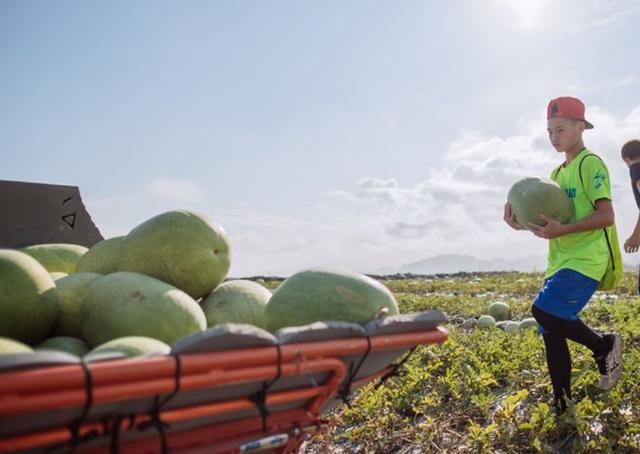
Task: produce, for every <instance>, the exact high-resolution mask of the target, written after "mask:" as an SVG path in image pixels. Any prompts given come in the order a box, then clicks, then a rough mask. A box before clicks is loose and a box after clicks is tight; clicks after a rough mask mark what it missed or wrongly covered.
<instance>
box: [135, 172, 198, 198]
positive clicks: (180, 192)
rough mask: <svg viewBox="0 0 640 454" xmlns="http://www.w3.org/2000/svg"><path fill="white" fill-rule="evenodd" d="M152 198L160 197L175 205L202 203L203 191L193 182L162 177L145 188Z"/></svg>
mask: <svg viewBox="0 0 640 454" xmlns="http://www.w3.org/2000/svg"><path fill="white" fill-rule="evenodd" d="M145 190H146V192H147V193H148V194H149V195H150V196H151V197H159V198H164V199H166V200H169V201H171V202H174V203H198V202H202V200H203V194H202V190H201V189H200V188H199V187H198V185H197V184H196V183H195V182H193V181H187V180H172V179H169V178H164V177H160V178H157V179H156V180H154V181H152V182H151V184H150V185H149V186H148V187H147V188H145Z"/></svg>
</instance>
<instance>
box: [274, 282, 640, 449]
mask: <svg viewBox="0 0 640 454" xmlns="http://www.w3.org/2000/svg"><path fill="white" fill-rule="evenodd" d="M380 279H381V280H383V282H384V283H385V284H386V285H387V286H388V287H389V288H390V289H391V290H392V291H393V292H394V294H395V295H396V298H397V300H398V303H399V304H400V308H401V311H402V312H414V311H422V310H427V309H441V310H443V311H445V312H446V313H447V314H448V315H449V319H450V321H449V323H448V324H447V325H446V327H447V329H448V330H449V333H450V337H449V339H448V341H447V342H446V343H445V344H444V345H442V346H427V347H419V348H418V349H417V350H416V351H415V352H414V354H413V355H411V357H410V358H409V360H408V361H407V362H406V363H405V366H404V368H403V369H404V374H403V375H401V376H398V377H394V378H392V379H390V380H389V381H387V383H386V384H385V386H382V387H379V388H377V389H374V386H373V385H368V386H366V387H364V388H362V389H361V390H359V391H358V393H357V394H356V395H355V397H354V400H353V402H352V404H351V406H349V407H347V406H342V407H340V408H339V409H337V410H336V411H334V413H332V414H331V415H329V418H330V419H332V420H333V421H334V422H333V425H332V426H331V427H330V428H329V430H327V431H326V432H325V433H323V434H321V435H320V436H318V437H315V438H314V439H313V440H312V441H311V442H309V443H307V444H306V445H305V446H304V447H303V452H305V453H308V454H311V453H326V452H344V453H347V452H348V453H351V452H353V453H419V452H429V453H431V452H459V453H467V452H473V453H476V452H487V453H488V452H491V453H496V452H498V453H500V452H504V453H513V452H545V453H546V452H549V453H551V452H553V453H556V452H558V453H560V452H567V453H586V452H589V453H593V452H615V453H625V452H629V453H631V452H640V353H639V350H638V348H637V347H638V344H639V342H640V317H639V314H640V299H639V298H638V297H637V294H636V290H635V286H636V283H635V279H636V276H635V275H633V274H631V273H630V274H628V275H627V276H625V281H624V283H623V285H621V286H620V287H619V288H618V289H617V291H615V292H607V293H600V292H598V293H596V295H594V298H593V299H592V301H591V302H590V303H589V305H588V306H587V308H586V310H585V311H584V313H583V319H584V320H585V322H587V323H588V324H589V325H590V326H593V327H594V328H596V329H598V330H600V331H603V332H607V331H618V332H620V333H621V334H622V336H623V339H624V352H623V362H624V372H623V375H622V378H621V380H620V382H619V384H618V386H617V387H616V388H614V389H613V390H611V391H609V392H608V393H604V392H601V391H599V390H598V389H597V388H596V387H595V384H596V383H597V381H598V374H597V369H596V366H595V363H594V361H593V358H592V357H591V354H590V352H589V351H588V350H587V349H586V348H584V347H582V346H580V345H577V344H573V343H570V344H571V353H572V357H573V372H572V374H573V392H574V401H575V404H574V405H573V406H572V407H571V408H570V409H569V411H568V412H567V414H565V415H563V416H561V417H557V416H556V415H555V413H554V411H553V409H552V408H551V406H550V403H551V402H550V396H551V384H550V381H549V378H548V375H547V371H546V364H545V359H544V347H543V344H542V340H541V338H540V337H539V336H538V335H537V334H536V333H535V330H528V331H523V332H518V333H514V334H509V333H505V332H503V331H502V330H499V329H490V330H483V329H467V328H466V324H465V321H467V320H468V319H470V318H475V317H478V316H479V315H481V314H483V313H485V312H486V308H487V306H488V305H489V304H490V303H491V302H493V301H505V302H507V303H508V304H509V305H510V306H511V308H512V312H513V317H512V318H513V319H515V320H520V319H522V318H526V317H529V316H530V312H529V309H530V305H531V302H532V300H533V298H534V297H535V295H536V294H537V292H538V290H539V288H540V286H541V283H542V275H540V274H523V273H481V274H459V275H446V276H436V277H417V276H413V277H405V276H394V277H391V278H390V277H387V278H380ZM269 284H272V285H275V284H276V283H275V282H273V281H272V282H269Z"/></svg>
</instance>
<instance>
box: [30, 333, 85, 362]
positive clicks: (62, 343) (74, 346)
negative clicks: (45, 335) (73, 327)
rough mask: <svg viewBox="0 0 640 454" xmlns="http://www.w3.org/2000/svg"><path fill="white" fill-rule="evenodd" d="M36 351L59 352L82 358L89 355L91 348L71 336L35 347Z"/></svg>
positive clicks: (52, 339) (47, 340)
mask: <svg viewBox="0 0 640 454" xmlns="http://www.w3.org/2000/svg"><path fill="white" fill-rule="evenodd" d="M35 350H57V351H61V352H66V353H69V354H71V355H74V356H77V357H79V358H82V357H83V356H84V355H86V354H87V353H89V346H88V345H87V343H86V342H85V341H83V340H82V339H77V338H75V337H69V336H57V337H50V338H49V339H45V340H44V341H43V342H40V343H39V344H38V345H36V346H35Z"/></svg>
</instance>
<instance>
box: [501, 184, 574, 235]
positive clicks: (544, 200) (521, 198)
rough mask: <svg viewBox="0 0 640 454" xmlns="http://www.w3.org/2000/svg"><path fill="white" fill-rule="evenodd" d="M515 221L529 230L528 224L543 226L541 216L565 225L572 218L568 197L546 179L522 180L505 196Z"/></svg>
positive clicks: (571, 206)
mask: <svg viewBox="0 0 640 454" xmlns="http://www.w3.org/2000/svg"><path fill="white" fill-rule="evenodd" d="M507 201H508V202H509V203H510V204H511V212H512V213H513V214H514V216H515V218H516V221H517V222H518V224H520V225H521V226H522V227H524V228H525V229H529V230H531V227H530V226H529V223H532V224H536V225H544V224H545V222H544V221H543V220H542V219H541V218H540V215H541V214H544V215H546V216H547V217H549V218H552V219H555V220H556V221H558V222H560V223H562V224H566V223H567V222H569V221H571V219H572V218H573V214H574V213H573V204H572V203H571V200H570V199H569V196H567V194H566V193H565V192H564V191H563V190H562V188H561V187H560V186H559V185H558V183H556V182H555V181H553V180H550V179H548V178H524V179H522V180H520V181H518V182H516V183H515V184H514V185H513V186H512V187H511V189H510V190H509V194H508V195H507Z"/></svg>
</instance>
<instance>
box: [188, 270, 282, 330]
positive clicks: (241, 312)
mask: <svg viewBox="0 0 640 454" xmlns="http://www.w3.org/2000/svg"><path fill="white" fill-rule="evenodd" d="M270 298H271V292H270V291H269V290H268V289H266V288H264V287H263V286H262V285H260V284H258V283H256V282H252V281H248V280H242V279H239V280H233V281H227V282H225V283H223V284H220V285H219V286H218V287H216V289H215V290H214V291H213V292H212V293H211V294H210V295H209V296H207V297H206V298H205V299H204V300H203V301H202V302H201V303H200V306H201V307H202V310H203V311H204V314H205V316H206V317H207V326H215V325H217V324H220V323H246V324H249V325H254V326H257V327H259V328H264V327H265V321H264V311H265V308H266V307H267V303H268V302H269V299H270Z"/></svg>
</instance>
